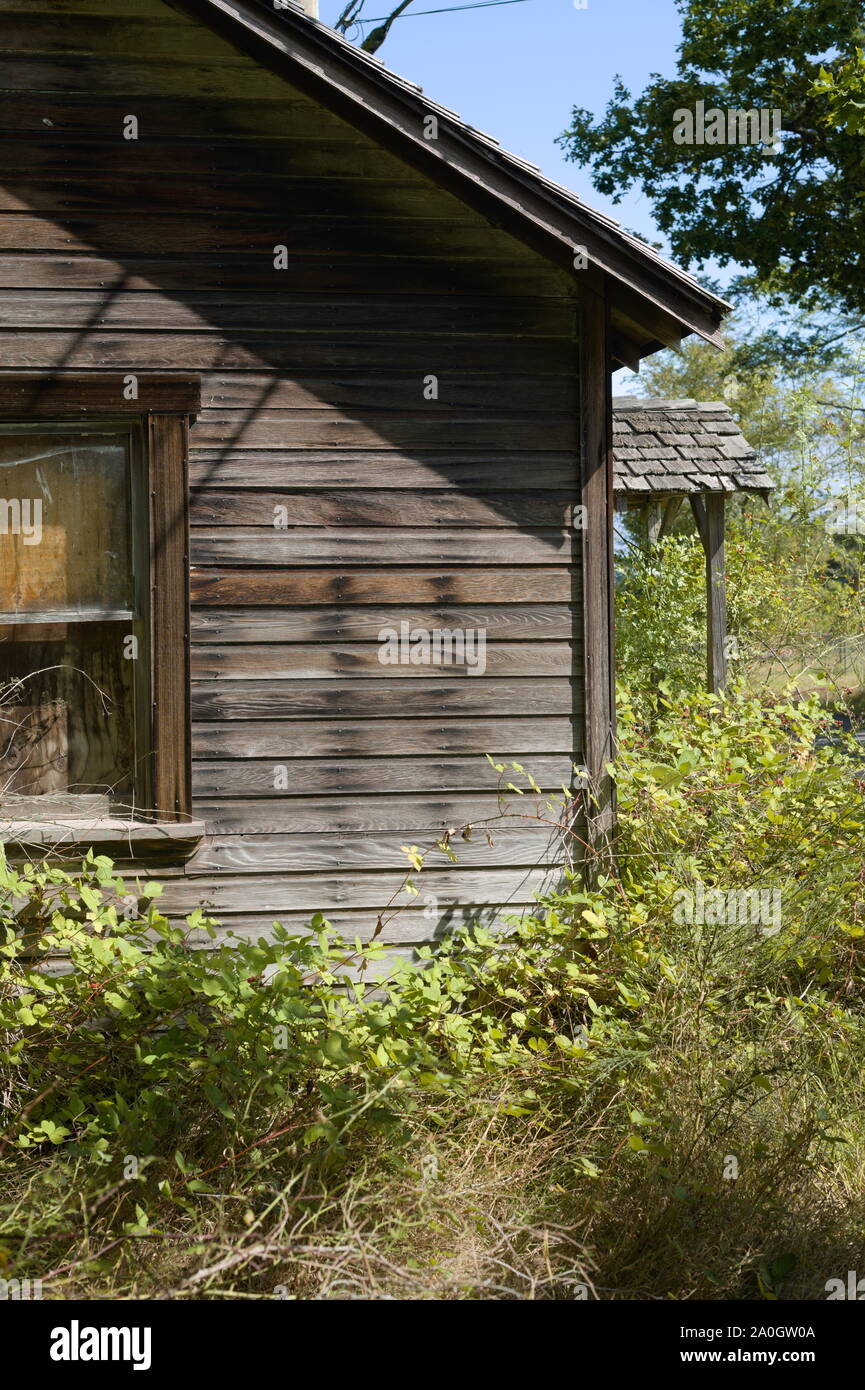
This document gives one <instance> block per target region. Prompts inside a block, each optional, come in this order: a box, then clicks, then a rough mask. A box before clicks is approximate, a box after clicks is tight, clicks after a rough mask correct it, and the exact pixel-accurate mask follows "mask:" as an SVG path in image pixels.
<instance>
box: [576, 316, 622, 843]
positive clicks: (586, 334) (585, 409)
mask: <svg viewBox="0 0 865 1390" xmlns="http://www.w3.org/2000/svg"><path fill="white" fill-rule="evenodd" d="M609 321H610V310H609V301H608V300H607V298H606V297H601V296H598V295H594V294H590V293H587V294H586V295H585V296H584V298H583V301H582V304H581V307H580V429H581V470H582V471H581V486H582V503H583V506H584V508H585V512H584V518H585V525H584V529H583V531H582V532H581V535H582V541H583V639H584V666H583V670H584V679H585V710H586V715H585V729H586V748H585V753H586V767H587V769H588V773H589V779H590V784H591V785H590V794H591V804H590V806H589V808H588V824H587V840H588V842H589V844H590V846H591V847H592V849H593V850H594V851H595V854H596V855H603V856H605V855H606V853H607V850H608V845H609V838H610V835H611V832H612V829H613V825H614V821H615V797H614V784H613V781H612V778H611V777H610V776H609V774H608V773H607V771H606V766H607V764H608V763H610V762H612V760H613V757H614V755H615V733H616V728H615V725H616V707H615V672H614V657H615V653H614V636H613V634H614V606H613V605H614V588H613V449H612V421H613V404H612V391H611V381H610V373H609V370H608V362H609V357H608V335H609ZM594 862H597V860H595V861H594Z"/></svg>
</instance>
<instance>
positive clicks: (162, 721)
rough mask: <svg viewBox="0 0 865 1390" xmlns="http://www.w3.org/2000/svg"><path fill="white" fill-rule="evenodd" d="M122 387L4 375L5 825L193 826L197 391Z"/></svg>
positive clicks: (167, 384)
mask: <svg viewBox="0 0 865 1390" xmlns="http://www.w3.org/2000/svg"><path fill="white" fill-rule="evenodd" d="M132 380H133V381H135V388H136V391H137V395H135V399H134V400H130V401H128V402H127V401H126V400H125V398H124V394H123V391H124V385H123V383H124V382H127V383H128V382H129V381H130V378H128V377H127V378H123V379H120V378H117V377H111V378H107V377H106V378H103V377H102V376H101V375H95V374H94V376H90V377H87V378H53V379H51V380H50V381H48V382H46V381H45V380H44V379H39V380H38V381H37V379H36V378H32V377H26V378H8V377H3V376H0V721H2V722H0V819H2V820H3V821H4V823H5V822H8V821H15V822H16V823H17V822H21V821H26V822H41V821H45V822H47V821H52V820H62V819H64V818H68V817H70V816H73V817H75V816H77V817H78V818H79V819H89V820H102V821H103V822H105V821H108V820H110V821H112V822H113V823H116V824H118V825H123V824H124V823H126V822H132V821H135V820H145V821H146V820H148V819H149V820H152V819H154V818H155V819H158V820H168V821H171V820H176V821H184V820H188V818H189V814H190V800H191V797H190V787H189V774H190V749H189V738H190V735H189V708H188V704H189V632H188V569H189V566H188V520H187V481H186V476H187V472H186V453H187V433H188V417H189V414H190V413H191V411H192V410H194V408H195V405H196V403H197V387H196V385H195V384H191V383H189V382H188V380H185V379H184V380H181V379H177V378H148V377H141V378H140V379H138V380H137V381H136V380H135V379H134V378H133V379H132ZM121 403H122V404H121ZM22 406H24V407H26V411H25V409H22V408H21V407H22ZM112 406H113V410H112V409H111V407H112ZM34 407H35V409H34ZM85 412H86V413H85Z"/></svg>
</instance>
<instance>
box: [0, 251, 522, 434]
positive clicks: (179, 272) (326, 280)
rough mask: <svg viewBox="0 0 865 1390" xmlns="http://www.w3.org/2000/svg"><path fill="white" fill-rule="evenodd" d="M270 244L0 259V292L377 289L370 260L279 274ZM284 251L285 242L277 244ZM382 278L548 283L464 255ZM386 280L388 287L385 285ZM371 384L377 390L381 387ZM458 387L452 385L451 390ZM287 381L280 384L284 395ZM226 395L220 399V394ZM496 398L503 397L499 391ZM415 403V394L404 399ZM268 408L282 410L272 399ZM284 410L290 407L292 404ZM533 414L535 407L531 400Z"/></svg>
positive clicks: (424, 283)
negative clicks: (203, 251)
mask: <svg viewBox="0 0 865 1390" xmlns="http://www.w3.org/2000/svg"><path fill="white" fill-rule="evenodd" d="M275 232H276V235H275V237H274V240H273V241H272V242H271V243H270V245H262V246H261V248H260V249H259V250H258V251H256V252H254V253H252V254H250V253H249V252H247V253H246V254H244V253H242V252H241V253H239V254H237V255H235V256H234V257H232V258H230V259H229V258H228V257H226V255H225V253H224V252H220V253H218V254H217V255H214V256H208V257H205V256H198V257H196V258H192V257H182V256H173V257H171V258H169V257H162V258H160V259H159V260H148V259H147V258H146V257H145V256H138V255H134V254H132V255H129V256H126V257H124V260H123V263H122V264H121V263H120V261H119V259H118V260H115V261H111V260H100V259H96V258H95V257H91V256H84V255H78V256H72V255H63V256H45V257H43V258H42V259H41V260H40V262H39V263H36V262H35V261H34V260H33V258H32V256H31V255H29V254H28V255H15V254H9V255H3V254H0V288H2V289H12V290H22V289H39V290H58V289H60V290H62V289H76V290H96V289H100V288H102V287H103V286H105V285H106V284H112V283H114V282H119V281H120V279H121V277H122V282H123V287H124V289H125V290H126V291H127V292H132V291H136V290H140V291H149V292H151V293H155V292H160V291H161V292H166V291H171V290H175V291H182V292H187V291H188V290H190V289H195V290H198V291H205V290H211V291H217V290H223V289H228V288H230V291H231V292H232V293H237V292H239V291H243V290H247V289H251V290H270V291H273V292H277V293H280V294H282V293H284V292H285V291H286V290H288V289H289V288H291V289H293V290H294V292H295V293H297V292H299V291H301V290H304V291H307V292H318V293H321V294H339V293H351V294H372V293H374V292H375V289H376V286H377V285H378V284H380V282H381V277H382V266H381V261H380V259H378V258H376V257H372V256H367V257H366V258H363V259H359V258H355V259H354V260H349V259H345V260H340V261H338V262H337V263H336V264H334V262H333V261H332V260H329V259H327V258H326V257H324V256H295V257H292V260H291V262H290V264H289V265H288V266H287V267H286V268H285V269H277V268H275V266H274V246H275V245H277V244H279V243H278V236H279V229H275ZM281 244H283V245H285V243H284V242H283V243H281ZM387 273H388V275H389V277H393V281H395V282H396V283H395V285H394V292H395V293H397V294H415V295H417V294H426V295H435V294H441V292H442V289H443V288H450V289H451V290H453V291H455V292H459V291H460V290H462V291H463V292H464V293H467V294H478V293H481V292H483V293H486V294H492V293H494V292H496V291H497V290H498V291H499V292H501V291H503V290H505V289H507V290H508V291H509V292H511V293H514V294H517V293H519V294H524V295H526V296H527V297H530V296H533V295H541V294H543V293H544V292H545V291H547V292H548V290H549V282H548V281H547V280H546V278H545V277H544V275H543V274H542V273H541V272H539V271H538V270H537V269H535V268H533V267H531V266H529V267H523V266H521V265H520V264H519V263H514V262H509V261H504V262H503V263H502V264H501V265H500V266H496V265H491V264H489V263H485V262H483V261H479V260H477V259H476V258H474V257H470V256H464V257H462V258H460V259H458V260H454V259H452V258H451V259H448V260H444V259H441V260H433V259H427V260H422V259H420V258H417V259H415V260H412V259H410V258H408V257H404V258H402V259H396V258H392V259H390V260H389V261H388V263H387ZM393 281H392V283H393ZM370 384H371V385H376V384H378V386H379V388H381V385H382V383H375V382H372V383H370ZM457 384H458V383H455V386H456V385H457ZM292 386H293V383H291V382H286V383H284V387H285V392H284V394H285V395H286V396H288V395H289V393H290V390H291V388H292ZM226 391H229V392H230V395H228V396H226V394H225V392H226ZM502 394H503V396H505V398H506V393H505V391H504V389H503V392H502ZM253 399H254V397H253V391H252V389H251V388H250V389H244V388H243V386H242V385H240V386H235V385H234V384H233V383H231V384H226V385H225V386H224V387H223V395H222V396H217V397H215V398H208V397H205V400H206V404H208V405H221V404H231V405H248V404H249V403H250V402H251V401H253ZM412 399H413V400H416V399H417V394H415V395H414V396H413V397H412ZM273 404H274V405H281V404H283V401H282V400H275V401H274V402H273ZM289 404H291V405H293V404H294V402H293V401H292V400H290V401H289ZM537 408H538V409H542V408H543V399H542V398H540V399H539V404H538V406H537Z"/></svg>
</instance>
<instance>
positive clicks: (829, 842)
mask: <svg viewBox="0 0 865 1390" xmlns="http://www.w3.org/2000/svg"><path fill="white" fill-rule="evenodd" d="M648 698H649V697H648V696H641V697H640V700H639V702H638V703H637V704H636V705H635V706H632V705H631V704H629V702H628V701H627V699H626V698H624V697H623V699H622V702H621V705H620V708H621V710H622V716H623V721H622V722H623V753H622V758H621V760H620V763H619V768H618V772H617V778H618V794H619V805H620V829H619V838H618V843H617V847H616V848H617V868H616V872H615V873H613V872H612V870H609V871H608V873H607V875H606V877H604V876H603V875H602V876H601V878H600V880H599V881H598V882H597V884H596V885H595V887H594V888H593V889H592V891H587V890H586V889H585V887H584V886H583V885H581V884H580V882H579V881H578V880H577V879H575V878H573V877H570V876H567V875H565V876H564V877H563V880H562V883H561V884H560V885H559V888H558V890H557V891H556V892H553V893H550V894H548V895H547V896H546V897H545V898H544V900H543V901H542V902H540V903H539V904H538V906H537V910H536V911H535V912H533V913H531V914H528V915H526V916H524V917H523V918H522V919H521V920H520V921H519V922H518V923H515V924H514V929H513V931H512V933H511V934H510V935H505V934H497V933H492V932H490V931H488V930H482V929H480V928H477V929H475V930H473V931H471V930H469V931H464V932H461V933H459V934H457V935H456V936H455V937H453V938H452V939H451V940H449V941H448V942H446V943H443V944H442V946H441V947H440V948H439V949H437V950H436V951H435V952H433V951H425V952H423V953H422V954H423V955H424V956H425V961H424V962H423V963H422V965H423V968H421V969H417V970H413V971H406V972H402V973H400V974H398V975H397V976H395V977H394V978H392V979H391V980H390V981H388V982H387V983H386V984H385V985H384V986H383V987H370V986H365V985H363V984H362V983H355V984H348V985H347V984H346V978H347V975H348V974H351V975H352V977H353V978H355V979H356V978H357V975H358V973H360V974H361V975H362V974H363V968H364V962H365V961H367V960H368V959H369V957H370V956H374V955H375V947H374V946H373V947H371V948H370V947H364V946H362V945H361V944H360V943H359V942H358V943H344V942H340V941H339V940H338V939H337V938H335V936H334V935H333V933H332V932H331V931H330V930H329V928H328V925H327V924H326V923H325V922H324V921H323V919H321V918H316V919H314V920H313V923H312V924H311V935H308V936H306V937H290V936H289V935H288V934H287V933H286V932H284V931H282V930H281V929H276V930H275V931H274V932H273V935H272V939H270V940H267V941H265V940H261V941H257V942H250V941H248V940H247V941H234V942H230V943H229V944H224V945H217V944H215V943H213V942H212V943H211V948H210V949H209V950H201V949H200V948H198V947H194V946H193V940H192V938H198V937H201V936H202V935H205V934H206V933H207V932H208V931H212V924H211V923H209V922H208V921H207V919H206V918H204V917H203V916H202V915H201V914H200V913H196V914H193V916H192V917H191V918H190V919H189V920H188V921H187V922H186V923H185V924H177V923H170V922H169V921H167V920H166V918H165V917H164V916H162V915H161V914H160V913H159V911H158V902H159V897H158V889H156V888H155V887H154V886H152V885H149V884H148V885H146V886H145V887H144V888H139V889H138V890H137V891H136V893H135V895H131V894H130V888H129V884H128V883H126V884H124V883H122V882H120V881H119V880H117V879H116V877H115V875H114V872H113V870H112V866H111V865H110V864H109V863H107V861H105V860H101V859H93V858H89V859H88V860H86V861H85V862H84V864H83V865H82V866H80V868H79V869H76V871H75V872H74V873H72V872H69V871H67V870H66V869H63V868H61V867H59V866H57V865H51V864H49V865H39V866H26V867H23V868H13V867H10V866H9V865H8V864H4V866H3V868H2V878H0V891H2V900H3V904H4V906H3V908H2V918H3V924H4V925H3V932H4V941H5V944H4V945H3V946H2V948H0V951H2V954H0V960H2V965H0V1085H2V1089H0V1096H2V1123H0V1131H2V1141H0V1142H2V1153H0V1174H2V1179H3V1186H2V1193H3V1195H2V1199H0V1265H2V1273H4V1274H6V1275H7V1277H8V1276H9V1275H15V1276H18V1277H21V1278H24V1277H27V1276H29V1277H31V1278H42V1279H43V1281H44V1283H45V1287H46V1296H54V1297H63V1296H68V1295H70V1294H73V1293H75V1294H79V1295H82V1294H83V1295H84V1296H91V1297H92V1296H106V1294H121V1295H128V1294H130V1293H137V1294H139V1295H144V1296H153V1295H154V1293H165V1292H170V1293H171V1294H172V1296H175V1297H208V1296H210V1297H234V1296H239V1297H248V1296H270V1297H301V1298H306V1297H331V1298H345V1297H365V1298H369V1297H382V1296H394V1295H395V1296H401V1297H412V1298H429V1297H446V1298H461V1297H470V1298H478V1297H482V1298H508V1297H519V1298H573V1297H581V1296H584V1295H586V1296H589V1297H593V1296H598V1297H620V1298H621V1297H664V1296H673V1297H678V1298H689V1297H709V1298H726V1297H747V1298H761V1297H764V1298H772V1297H789V1296H793V1297H813V1298H819V1297H825V1292H824V1288H825V1281H826V1280H827V1279H829V1278H831V1277H834V1276H837V1275H838V1274H839V1272H840V1273H842V1274H843V1273H844V1271H846V1270H847V1269H848V1268H856V1267H857V1264H856V1261H857V1259H858V1260H859V1262H860V1263H861V1259H862V1251H861V1231H862V1229H863V1219H865V1201H863V1196H862V1193H863V1184H862V1166H863V1153H865V1115H863V1095H865V1088H863V1042H865V1038H863V1016H862V1006H863V972H862V950H863V948H862V939H863V935H865V922H863V914H862V873H863V865H862V855H861V849H860V846H861V843H862V838H863V831H865V811H863V801H862V790H861V783H860V781H859V780H858V778H857V776H856V775H855V774H856V769H857V765H856V763H855V761H854V754H853V748H852V746H851V748H846V747H834V746H829V747H826V748H822V749H818V748H817V747H815V744H816V741H817V736H818V733H819V732H820V730H821V728H823V727H824V725H825V722H826V717H825V715H824V714H823V713H822V712H821V711H820V709H819V707H818V706H817V705H816V704H815V705H806V704H804V703H803V702H801V701H798V700H796V701H794V700H791V699H789V698H777V699H769V698H768V697H766V698H763V699H757V698H755V697H747V696H744V695H731V696H729V697H727V698H726V699H715V698H713V697H709V696H701V695H692V696H690V697H688V698H687V699H685V700H682V701H680V702H678V703H677V702H674V701H673V700H671V699H670V698H669V697H666V696H664V694H663V692H662V693H661V694H660V695H659V696H656V698H655V700H654V701H653V703H652V707H651V708H650V707H649V705H648V703H647V701H648ZM649 727H651V731H652V732H651V739H649V738H648V736H647V732H646V731H647V729H648V728H649ZM492 833H494V830H493V831H492ZM415 870H416V871H415V873H414V877H415V878H417V876H418V874H417V868H416V866H415ZM423 872H424V870H423V868H422V867H421V869H420V870H419V873H420V877H421V881H422V876H423ZM752 891H758V892H761V891H762V892H764V893H769V894H770V895H772V896H771V898H770V899H769V901H770V902H771V903H772V909H773V910H772V913H771V915H770V917H769V918H768V919H767V920H762V919H760V918H759V917H758V918H756V919H752V916H751V915H749V914H744V916H743V914H742V913H736V912H734V913H733V914H732V920H730V918H731V914H730V911H729V910H728V908H729V903H730V902H731V901H734V902H735V901H738V900H739V899H736V897H735V895H736V894H739V895H740V897H741V895H747V894H748V893H749V892H752ZM698 893H699V894H700V895H702V896H700V897H699V903H701V904H702V908H701V909H700V910H698V911H694V910H693V909H694V904H695V903H696V902H697V901H698V898H697V895H698ZM689 894H690V895H691V896H690V898H689V897H688V895H689ZM731 894H733V898H732V899H731V897H730V895H731ZM775 894H777V895H778V897H777V898H776V897H775V896H774V895H775ZM741 900H742V901H747V902H749V903H750V902H751V900H750V899H747V898H745V897H741ZM683 901H686V902H690V903H691V911H690V920H688V917H689V914H688V912H687V911H685V912H683V911H682V903H683ZM757 901H758V903H759V902H760V901H762V900H761V899H759V898H758V899H757ZM707 903H708V904H709V908H708V910H704V909H705V907H706V904H707ZM719 904H720V905H721V908H720V910H719V908H718V905H719ZM776 906H777V908H778V910H777V912H776V911H775V908H776ZM60 952H65V953H67V955H68V961H69V965H70V966H71V969H67V970H65V972H61V973H57V971H56V970H54V972H53V973H51V972H50V971H49V970H48V969H46V966H47V964H48V962H49V961H51V960H52V959H54V960H56V959H57V958H58V955H59V953H60Z"/></svg>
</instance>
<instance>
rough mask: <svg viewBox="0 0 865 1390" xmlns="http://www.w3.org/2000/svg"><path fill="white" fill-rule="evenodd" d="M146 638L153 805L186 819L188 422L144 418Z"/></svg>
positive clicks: (189, 791) (188, 733) (188, 798)
mask: <svg viewBox="0 0 865 1390" xmlns="http://www.w3.org/2000/svg"><path fill="white" fill-rule="evenodd" d="M147 436H148V438H147V443H148V461H149V475H150V476H149V488H150V622H151V632H150V640H151V646H152V651H153V662H152V668H153V674H152V710H153V796H152V800H153V809H154V810H155V811H156V812H157V813H158V814H159V815H160V816H161V817H162V818H163V819H165V820H185V819H187V818H188V817H189V814H190V810H191V806H192V774H191V758H192V754H191V741H192V740H191V719H190V690H189V540H188V536H189V486H188V481H187V456H188V439H189V423H188V420H187V419H186V417H185V416H183V415H150V416H148V422H147Z"/></svg>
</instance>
